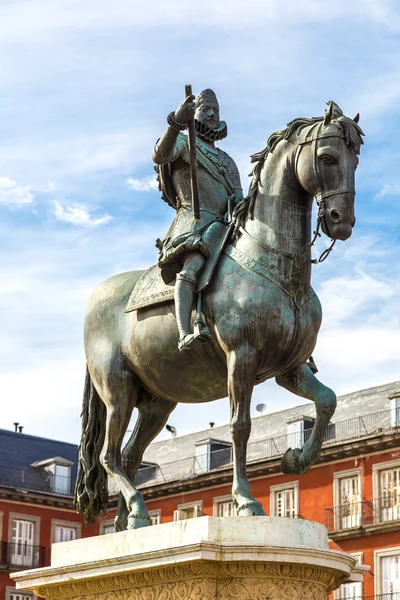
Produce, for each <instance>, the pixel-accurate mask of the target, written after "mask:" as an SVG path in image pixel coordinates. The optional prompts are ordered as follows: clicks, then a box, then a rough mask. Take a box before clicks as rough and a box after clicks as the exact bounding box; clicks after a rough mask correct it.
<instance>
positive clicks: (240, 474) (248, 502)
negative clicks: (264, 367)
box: [228, 345, 265, 516]
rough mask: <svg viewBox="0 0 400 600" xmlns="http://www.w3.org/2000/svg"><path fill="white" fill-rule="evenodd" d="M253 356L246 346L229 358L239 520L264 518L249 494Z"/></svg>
mask: <svg viewBox="0 0 400 600" xmlns="http://www.w3.org/2000/svg"><path fill="white" fill-rule="evenodd" d="M256 372H257V365H256V361H255V360H254V353H253V352H252V351H251V349H250V348H249V347H248V346H247V345H246V346H244V347H242V348H240V349H239V350H235V351H232V352H231V353H230V354H229V355H228V393H229V401H230V409H231V434H232V441H233V486H232V498H233V503H234V505H235V507H236V512H237V514H238V515H239V516H245V515H246V516H247V515H250V516H251V515H265V513H264V511H263V508H262V505H261V503H260V502H257V500H255V499H254V498H253V496H252V495H251V494H250V486H249V481H248V479H247V472H246V454H247V442H248V439H249V436H250V430H251V418H250V402H251V395H252V393H253V387H254V382H255V378H256Z"/></svg>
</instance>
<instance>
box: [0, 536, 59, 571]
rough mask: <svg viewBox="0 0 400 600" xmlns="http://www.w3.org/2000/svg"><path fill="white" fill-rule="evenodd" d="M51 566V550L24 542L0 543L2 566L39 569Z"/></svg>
mask: <svg viewBox="0 0 400 600" xmlns="http://www.w3.org/2000/svg"><path fill="white" fill-rule="evenodd" d="M49 564H50V549H49V548H46V547H44V546H32V545H31V544H26V543H24V542H0V566H3V567H8V568H13V567H20V568H21V569H37V568H39V567H47V566H48V565H49Z"/></svg>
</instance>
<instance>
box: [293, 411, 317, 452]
mask: <svg viewBox="0 0 400 600" xmlns="http://www.w3.org/2000/svg"><path fill="white" fill-rule="evenodd" d="M313 427H314V419H313V418H311V417H301V418H300V419H296V420H295V421H288V423H287V434H288V446H289V447H290V448H301V447H302V446H303V445H304V443H305V442H306V441H307V440H308V438H309V437H310V435H311V431H312V428H313Z"/></svg>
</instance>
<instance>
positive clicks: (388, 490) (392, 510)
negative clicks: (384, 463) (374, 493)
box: [379, 467, 400, 521]
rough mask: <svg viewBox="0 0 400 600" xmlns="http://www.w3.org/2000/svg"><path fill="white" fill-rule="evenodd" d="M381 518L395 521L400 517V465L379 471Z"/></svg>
mask: <svg viewBox="0 0 400 600" xmlns="http://www.w3.org/2000/svg"><path fill="white" fill-rule="evenodd" d="M379 484H380V492H381V494H380V504H381V507H380V508H381V510H380V518H381V521H395V520H397V519H399V518H400V467H396V468H393V469H382V470H381V471H380V472H379Z"/></svg>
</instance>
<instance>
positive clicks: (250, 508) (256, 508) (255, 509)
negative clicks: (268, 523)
mask: <svg viewBox="0 0 400 600" xmlns="http://www.w3.org/2000/svg"><path fill="white" fill-rule="evenodd" d="M237 514H238V517H265V512H264V510H263V507H262V504H261V502H257V501H256V500H255V501H254V502H248V504H243V506H240V507H239V508H238V509H237Z"/></svg>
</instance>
